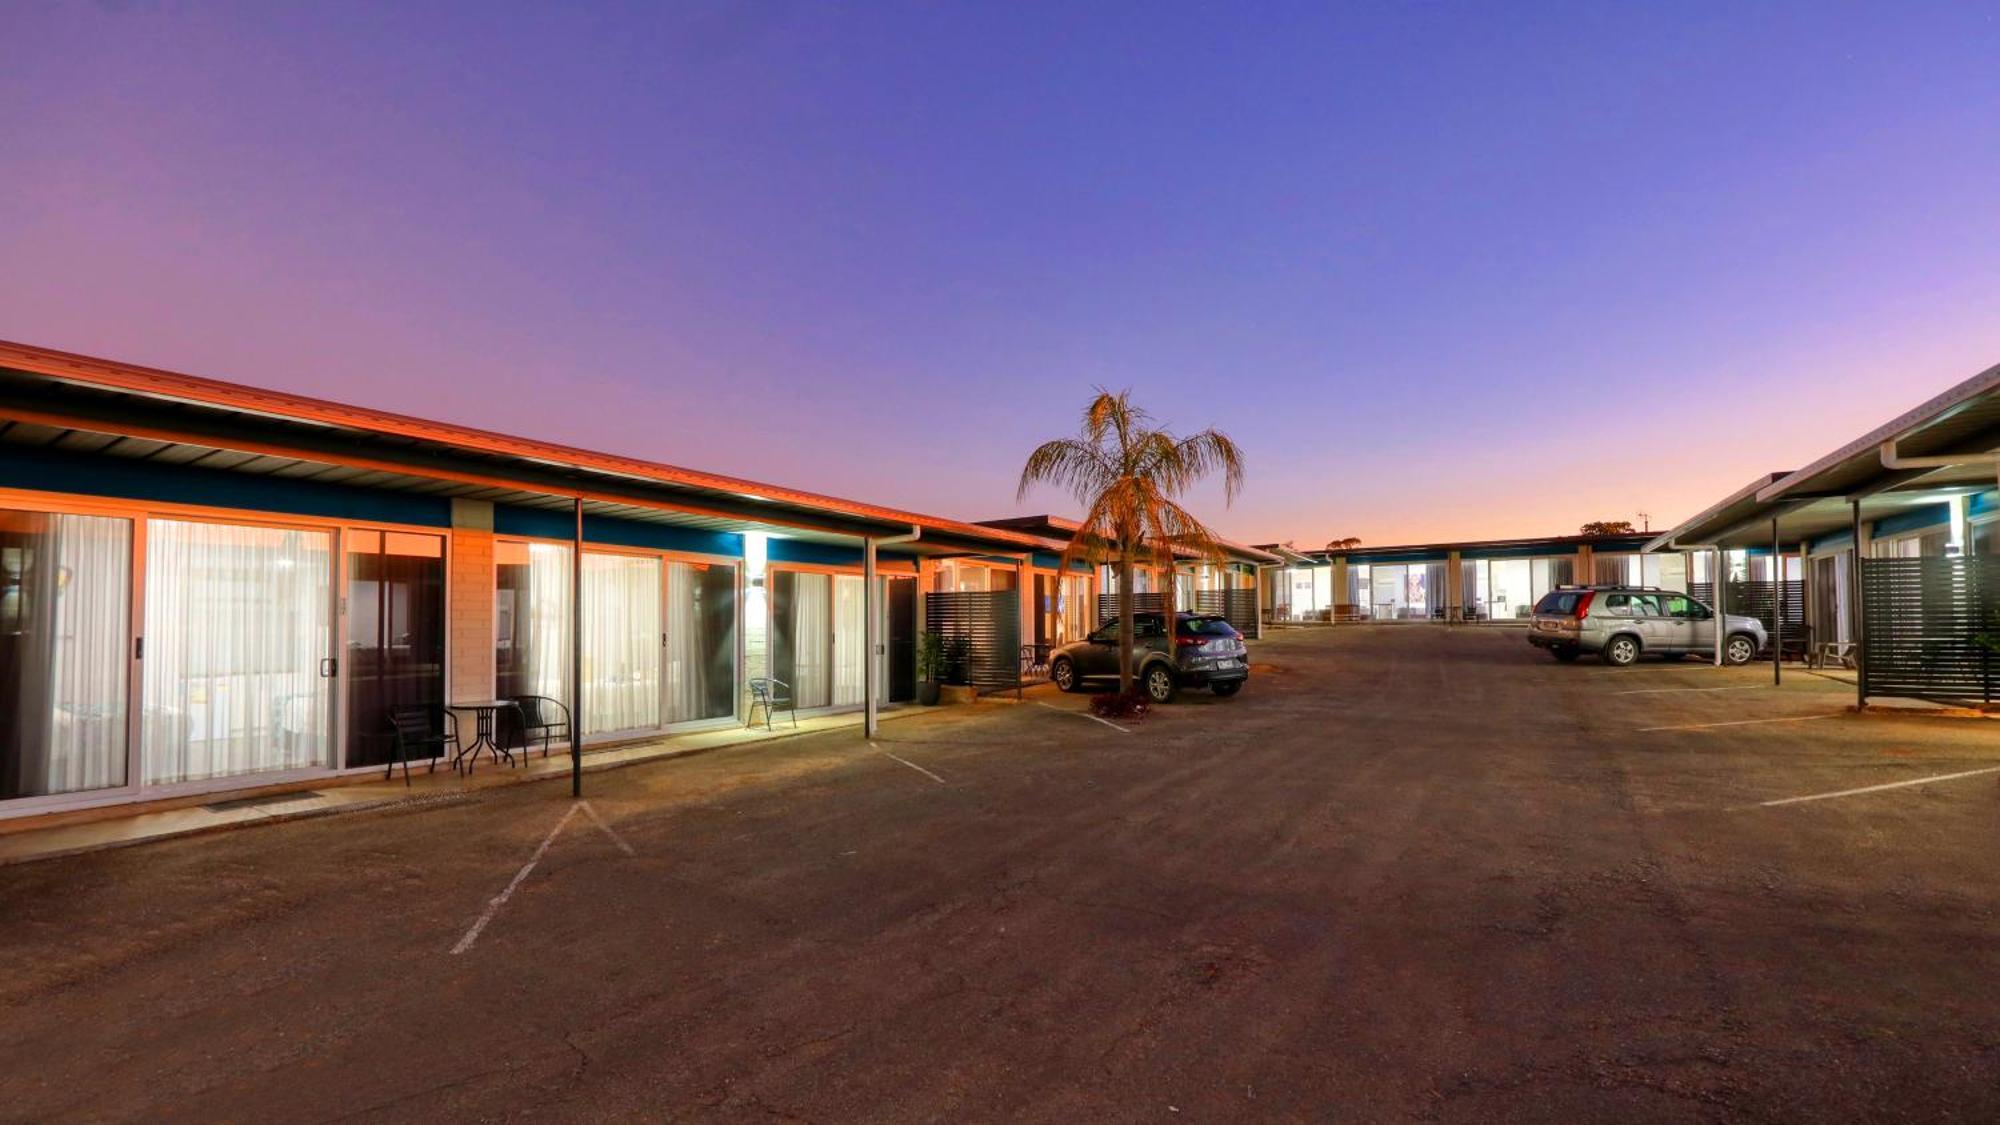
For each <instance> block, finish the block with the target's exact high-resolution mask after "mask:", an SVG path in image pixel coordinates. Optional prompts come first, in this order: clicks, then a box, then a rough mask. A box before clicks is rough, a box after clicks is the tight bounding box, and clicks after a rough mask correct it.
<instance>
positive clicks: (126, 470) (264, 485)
mask: <svg viewBox="0 0 2000 1125" xmlns="http://www.w3.org/2000/svg"><path fill="white" fill-rule="evenodd" d="M0 485H4V486H6V487H9V488H23V489H34V490H37V491H44V492H73V493H81V494H83V495H87V496H99V497H108V498H114V499H120V500H139V501H146V500H151V501H156V502H159V503H169V504H200V505H205V506H208V507H215V508H233V509H238V510H241V511H245V512H271V513H276V514H281V515H292V516H317V517H320V518H322V519H336V520H361V521H373V522H381V523H406V524H416V525H419V526H423V527H450V526H451V501H450V500H448V499H445V498H443V497H439V496H418V495H416V494H414V493H408V492H394V491H389V490H386V489H373V488H355V487H353V486H351V485H344V484H323V483H319V482H316V481H309V480H290V479H287V478H284V477H262V476H253V475H251V474H249V473H232V472H227V471H225V470H222V469H203V468H200V467H190V466H186V465H163V464H157V463H155V462H151V461H138V460H133V459H131V458H124V457H99V456H93V455H91V454H87V453H71V452H65V451H61V450H52V449H33V448H27V447H19V446H0Z"/></svg>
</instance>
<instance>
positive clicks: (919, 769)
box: [868, 742, 944, 785]
mask: <svg viewBox="0 0 2000 1125" xmlns="http://www.w3.org/2000/svg"><path fill="white" fill-rule="evenodd" d="M868 745H869V746H871V747H874V749H875V752H876V753H877V754H880V755H882V756H883V757H886V758H891V759H894V760H895V761H898V762H902V763H903V764H904V765H906V766H908V767H910V768H911V769H913V770H915V771H917V772H918V773H920V774H923V775H924V776H925V777H928V778H930V779H931V780H932V781H935V782H937V783H938V784H939V785H943V784H944V778H941V777H939V776H938V775H936V774H934V773H932V772H931V771H929V770H927V769H925V768H924V767H922V766H920V765H918V764H917V763H915V762H912V761H909V760H907V759H904V758H898V757H896V755H894V754H891V753H889V752H888V751H887V750H884V749H882V748H881V747H880V746H876V745H875V744H874V743H872V742H871V743H869V744H868Z"/></svg>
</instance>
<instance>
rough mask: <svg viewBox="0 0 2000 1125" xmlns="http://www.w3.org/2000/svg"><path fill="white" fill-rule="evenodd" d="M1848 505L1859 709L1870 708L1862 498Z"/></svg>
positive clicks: (1855, 668) (1856, 688) (1857, 498)
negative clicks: (1862, 542)
mask: <svg viewBox="0 0 2000 1125" xmlns="http://www.w3.org/2000/svg"><path fill="white" fill-rule="evenodd" d="M1848 505H1849V507H1850V509H1851V511H1852V518H1853V531H1854V591H1853V593H1854V598H1853V600H1852V604H1853V606H1854V630H1853V631H1854V706H1855V707H1856V708H1857V709H1859V708H1863V707H1866V706H1868V638H1867V636H1866V632H1867V617H1866V616H1865V613H1864V610H1865V607H1864V606H1863V605H1862V597H1863V595H1862V592H1861V591H1862V587H1863V585H1865V583H1863V582H1862V580H1861V565H1862V564H1861V560H1862V555H1863V551H1862V547H1861V499H1860V497H1856V498H1854V499H1853V500H1850V501H1848Z"/></svg>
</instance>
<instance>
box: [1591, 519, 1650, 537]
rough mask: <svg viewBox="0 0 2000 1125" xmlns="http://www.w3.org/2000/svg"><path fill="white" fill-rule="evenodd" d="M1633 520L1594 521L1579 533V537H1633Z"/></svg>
mask: <svg viewBox="0 0 2000 1125" xmlns="http://www.w3.org/2000/svg"><path fill="white" fill-rule="evenodd" d="M1635 533H1636V532H1635V529H1634V528H1633V527H1632V521H1631V520H1592V521H1590V522H1589V523H1587V524H1584V525H1583V527H1582V528H1581V529H1580V530H1579V531H1578V532H1577V534H1579V535H1632V534H1635Z"/></svg>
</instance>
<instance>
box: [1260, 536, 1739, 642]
mask: <svg viewBox="0 0 2000 1125" xmlns="http://www.w3.org/2000/svg"><path fill="white" fill-rule="evenodd" d="M1650 538H1652V537H1651V536H1650V535H1643V534H1642V535H1596V536H1588V535H1567V536H1553V537H1549V538H1542V539H1495V540H1488V541H1483V542H1466V543H1426V544H1415V545H1407V546H1399V547H1356V548H1352V549H1349V550H1342V551H1303V552H1301V551H1295V550H1292V549H1290V548H1287V547H1283V546H1271V547H1266V548H1264V549H1265V550H1267V551H1272V552H1275V553H1280V554H1282V555H1283V559H1282V560H1281V562H1280V564H1279V565H1277V566H1275V567H1273V568H1271V574H1270V575H1269V577H1267V578H1266V580H1265V582H1264V593H1263V596H1264V616H1265V617H1266V618H1267V619H1269V620H1271V621H1273V622H1285V623H1313V622H1364V621H1365V622H1374V621H1388V622H1398V621H1400V622H1412V621H1444V622H1454V623H1457V622H1471V623H1494V622H1499V623H1505V622H1519V621H1522V620H1524V619H1525V618H1527V616H1528V615H1529V613H1531V612H1532V610H1533V608H1534V605H1535V603H1536V602H1538V601H1540V600H1541V598H1542V595H1544V594H1546V593H1548V592H1549V591H1550V590H1553V589H1556V588H1557V587H1559V586H1568V585H1573V584H1576V583H1577V582H1579V581H1583V582H1642V583H1644V584H1646V585H1651V586H1663V587H1668V588H1671V589H1675V590H1681V591H1683V592H1685V591H1686V590H1687V588H1688V583H1689V582H1690V581H1691V580H1695V579H1700V578H1704V577H1705V576H1706V572H1705V571H1702V570H1701V569H1700V566H1699V564H1698V563H1697V564H1696V566H1695V568H1694V570H1693V571H1692V574H1693V579H1691V578H1690V573H1691V571H1690V560H1689V559H1687V558H1682V557H1677V556H1670V555H1646V554H1643V553H1642V552H1643V550H1644V548H1645V546H1646V542H1647V540H1649V539H1650ZM1579 576H1581V578H1579Z"/></svg>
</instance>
